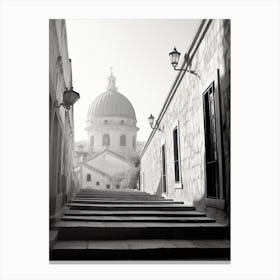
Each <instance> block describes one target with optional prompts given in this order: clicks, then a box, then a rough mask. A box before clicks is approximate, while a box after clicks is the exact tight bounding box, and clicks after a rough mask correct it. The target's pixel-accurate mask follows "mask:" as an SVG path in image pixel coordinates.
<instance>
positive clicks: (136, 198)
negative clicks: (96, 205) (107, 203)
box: [73, 195, 173, 201]
mask: <svg viewBox="0 0 280 280" xmlns="http://www.w3.org/2000/svg"><path fill="white" fill-rule="evenodd" d="M73 198H75V199H99V200H102V199H105V200H107V199H108V200H109V199H110V200H156V201H162V200H164V201H173V200H172V199H170V198H168V199H166V198H163V197H160V196H159V197H149V196H148V197H145V196H139V197H138V196H129V197H125V196H118V197H108V196H103V197H101V196H93V195H91V196H89V195H87V196H84V195H76V196H75V197H73Z"/></svg>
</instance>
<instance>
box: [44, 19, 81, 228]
mask: <svg viewBox="0 0 280 280" xmlns="http://www.w3.org/2000/svg"><path fill="white" fill-rule="evenodd" d="M71 87H72V70H71V60H70V59H69V56H68V47H67V33H66V24H65V20H50V21H49V201H50V205H49V211H50V213H49V214H50V223H51V224H52V223H53V222H54V221H55V220H56V219H57V218H58V217H59V215H60V211H61V209H62V208H63V206H64V205H65V203H66V202H67V199H68V198H69V197H70V196H71V194H72V193H73V192H75V191H76V190H77V189H78V188H79V183H78V180H77V177H76V175H75V173H74V167H73V152H74V122H73V114H74V112H73V108H71V109H70V110H66V109H65V108H63V107H62V106H61V107H59V108H57V107H56V105H57V104H60V103H61V102H62V99H63V92H64V91H65V90H66V89H70V88H71Z"/></svg>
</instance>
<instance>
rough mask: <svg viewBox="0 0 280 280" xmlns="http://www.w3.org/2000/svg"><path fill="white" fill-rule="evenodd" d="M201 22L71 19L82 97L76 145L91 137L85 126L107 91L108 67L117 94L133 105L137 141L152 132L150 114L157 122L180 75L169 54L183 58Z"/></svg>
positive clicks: (75, 81) (75, 68)
mask: <svg viewBox="0 0 280 280" xmlns="http://www.w3.org/2000/svg"><path fill="white" fill-rule="evenodd" d="M199 23H200V20H186V19H182V20H181V19H180V20H178V19H175V20H173V19H167V20H166V19H159V20H158V19H148V20H146V19H132V20H127V19H118V20H96V19H93V20H67V21H66V25H67V26H66V27H67V36H68V50H69V57H70V58H72V70H73V86H74V89H75V90H76V91H78V92H79V93H80V96H81V98H80V100H79V101H78V102H77V103H76V104H75V110H74V114H75V141H79V140H83V139H86V138H87V135H86V132H85V122H86V115H87V111H88V108H89V106H90V104H91V102H92V101H93V100H94V98H95V97H96V96H97V95H99V94H100V93H102V92H104V91H105V90H106V87H107V77H108V76H109V74H110V67H111V66H112V67H113V74H114V76H115V77H116V78H117V81H116V85H117V87H118V91H119V92H120V93H122V94H124V95H125V96H126V97H127V98H128V99H129V100H130V102H131V103H132V105H133V106H134V109H135V112H136V118H137V126H138V127H139V128H140V129H139V131H138V134H137V140H138V141H146V140H147V139H148V137H149V134H150V132H151V128H150V126H149V123H148V119H147V118H148V116H149V115H150V114H151V113H152V114H153V115H154V117H155V118H157V116H158V114H159V112H160V109H161V107H162V105H163V102H164V100H165V98H166V96H167V94H168V92H169V90H170V88H171V86H172V83H173V81H174V79H175V77H176V75H177V73H178V72H176V71H174V70H173V68H172V66H171V64H170V60H169V56H168V53H169V52H170V51H171V50H172V49H173V47H174V46H176V47H177V50H178V51H179V52H181V59H180V62H182V61H183V54H184V53H185V52H186V51H187V48H188V46H189V44H190V43H191V41H192V38H193V36H194V33H195V31H196V30H197V28H198V26H199Z"/></svg>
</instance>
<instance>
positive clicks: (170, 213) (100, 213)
mask: <svg viewBox="0 0 280 280" xmlns="http://www.w3.org/2000/svg"><path fill="white" fill-rule="evenodd" d="M64 215H69V216H70V215H74V216H79V215H81V216H130V215H132V216H155V217H166V216H168V217H182V216H183V217H206V214H205V213H203V212H198V211H190V210H188V211H157V210H150V211H141V210H138V211H136V210H134V211H109V210H108V211H98V210H70V209H69V210H67V211H66V212H65V213H64Z"/></svg>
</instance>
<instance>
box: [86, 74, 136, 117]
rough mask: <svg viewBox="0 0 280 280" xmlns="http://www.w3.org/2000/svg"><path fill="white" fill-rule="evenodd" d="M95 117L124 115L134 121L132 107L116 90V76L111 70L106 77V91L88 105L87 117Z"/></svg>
mask: <svg viewBox="0 0 280 280" xmlns="http://www.w3.org/2000/svg"><path fill="white" fill-rule="evenodd" d="M96 117H98V118H99V117H124V118H128V119H132V120H135V121H136V115H135V111H134V108H133V106H132V104H131V103H130V101H129V100H128V99H127V98H126V97H125V96H124V95H122V94H121V93H119V92H118V91H117V87H116V78H115V77H114V76H113V74H112V72H111V75H110V76H109V77H108V86H107V91H106V92H104V93H102V94H100V95H98V96H97V97H96V98H95V100H94V101H93V102H92V103H91V105H90V107H89V110H88V114H87V119H88V120H92V119H94V118H96Z"/></svg>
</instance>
